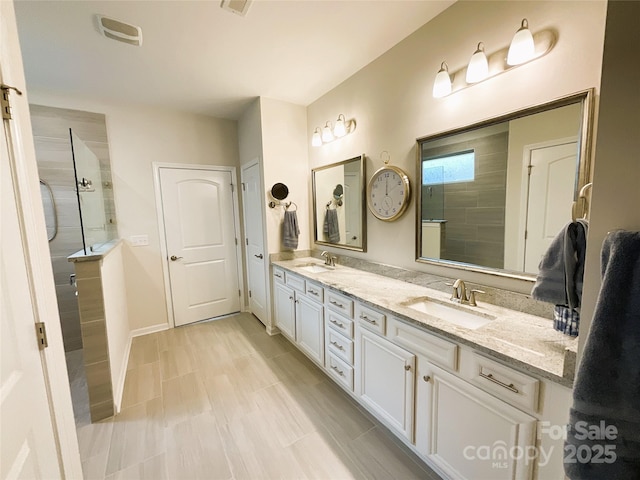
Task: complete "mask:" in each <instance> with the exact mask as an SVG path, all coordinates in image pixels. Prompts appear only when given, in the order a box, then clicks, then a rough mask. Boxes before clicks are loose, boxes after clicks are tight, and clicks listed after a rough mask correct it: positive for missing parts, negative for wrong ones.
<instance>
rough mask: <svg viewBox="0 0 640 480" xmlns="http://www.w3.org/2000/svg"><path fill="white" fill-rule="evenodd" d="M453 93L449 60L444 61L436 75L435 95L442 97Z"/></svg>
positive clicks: (435, 96) (434, 83)
mask: <svg viewBox="0 0 640 480" xmlns="http://www.w3.org/2000/svg"><path fill="white" fill-rule="evenodd" d="M450 93H451V77H450V76H449V65H447V62H442V64H441V65H440V70H438V74H437V75H436V79H435V81H434V82H433V97H434V98H442V97H446V96H447V95H449V94H450Z"/></svg>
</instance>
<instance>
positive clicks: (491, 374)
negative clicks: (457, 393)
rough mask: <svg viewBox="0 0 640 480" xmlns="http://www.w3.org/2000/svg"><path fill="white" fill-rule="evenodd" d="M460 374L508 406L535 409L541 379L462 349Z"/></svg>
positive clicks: (536, 408) (536, 407)
mask: <svg viewBox="0 0 640 480" xmlns="http://www.w3.org/2000/svg"><path fill="white" fill-rule="evenodd" d="M460 373H461V375H462V376H463V377H464V378H466V379H467V380H468V381H469V382H471V383H472V384H474V385H476V386H477V387H479V388H481V389H483V390H485V391H486V392H489V393H492V394H493V395H495V396H497V397H499V398H500V399H502V400H504V401H505V402H507V403H510V404H511V405H514V406H517V407H522V408H525V409H527V410H531V411H537V410H538V397H539V391H540V380H537V379H536V378H533V377H530V376H529V375H525V374H524V373H520V372H517V371H515V370H513V369H512V368H509V367H507V366H505V365H502V364H501V363H498V362H496V361H494V360H491V359H489V358H487V357H485V356H483V355H480V354H478V353H476V352H472V351H466V350H465V351H463V355H462V356H461V360H460Z"/></svg>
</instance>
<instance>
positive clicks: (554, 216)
mask: <svg viewBox="0 0 640 480" xmlns="http://www.w3.org/2000/svg"><path fill="white" fill-rule="evenodd" d="M577 161H578V143H577V142H569V143H564V144H561V145H552V146H547V147H544V148H536V149H533V150H531V157H530V166H531V167H530V168H529V172H530V173H529V196H528V208H527V224H526V240H525V253H524V271H525V272H531V273H536V272H537V271H538V265H539V263H540V260H541V258H542V256H543V255H544V253H545V252H546V251H547V249H548V248H549V245H550V244H551V241H552V240H553V239H554V238H555V236H556V235H557V234H558V232H560V230H561V229H562V228H563V227H564V226H565V225H566V224H567V223H568V222H569V221H570V220H571V206H572V204H573V195H574V191H575V184H576V165H577Z"/></svg>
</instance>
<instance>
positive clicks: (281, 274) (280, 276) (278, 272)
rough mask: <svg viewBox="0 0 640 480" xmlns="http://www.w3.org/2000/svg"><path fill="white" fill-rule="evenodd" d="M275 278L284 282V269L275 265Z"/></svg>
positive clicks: (279, 281)
mask: <svg viewBox="0 0 640 480" xmlns="http://www.w3.org/2000/svg"><path fill="white" fill-rule="evenodd" d="M273 279H274V280H275V281H276V282H278V283H284V270H282V269H281V268H278V267H273Z"/></svg>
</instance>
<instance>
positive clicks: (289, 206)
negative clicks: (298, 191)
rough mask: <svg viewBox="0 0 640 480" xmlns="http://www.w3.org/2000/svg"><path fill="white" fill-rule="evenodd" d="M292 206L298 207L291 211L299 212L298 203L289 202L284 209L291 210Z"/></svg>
mask: <svg viewBox="0 0 640 480" xmlns="http://www.w3.org/2000/svg"><path fill="white" fill-rule="evenodd" d="M291 205H293V206H294V207H296V208H295V209H293V210H291V211H292V212H295V211H296V210H298V205H297V204H296V202H289V203H287V204H286V205H285V206H284V208H285V210H289V208H291Z"/></svg>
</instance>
